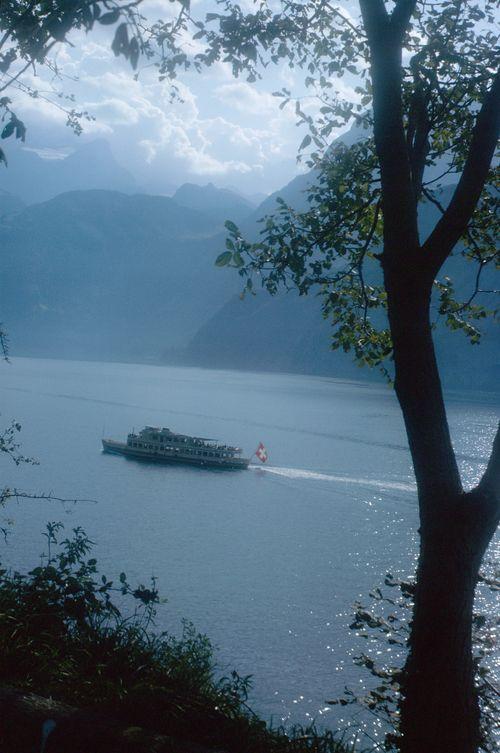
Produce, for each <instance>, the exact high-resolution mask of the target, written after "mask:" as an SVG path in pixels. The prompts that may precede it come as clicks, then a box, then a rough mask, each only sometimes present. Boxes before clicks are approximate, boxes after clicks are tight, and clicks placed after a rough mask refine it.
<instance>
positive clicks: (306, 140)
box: [299, 134, 312, 152]
mask: <svg viewBox="0 0 500 753" xmlns="http://www.w3.org/2000/svg"><path fill="white" fill-rule="evenodd" d="M311 140H312V139H311V137H310V136H309V134H307V136H304V138H303V139H302V143H301V145H300V146H299V152H301V151H302V149H305V148H306V146H309V144H310V143H311Z"/></svg>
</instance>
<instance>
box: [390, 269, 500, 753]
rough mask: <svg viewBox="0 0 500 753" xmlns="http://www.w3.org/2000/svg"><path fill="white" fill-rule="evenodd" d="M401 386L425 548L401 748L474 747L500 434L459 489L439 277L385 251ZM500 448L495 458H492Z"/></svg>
mask: <svg viewBox="0 0 500 753" xmlns="http://www.w3.org/2000/svg"><path fill="white" fill-rule="evenodd" d="M384 272H385V284H386V289H387V292H388V311H389V321H390V326H391V334H392V339H393V346H394V362H395V371H396V380H395V387H396V393H397V396H398V400H399V403H400V405H401V409H402V411H403V416H404V420H405V425H406V430H407V435H408V443H409V446H410V451H411V455H412V459H413V465H414V470H415V476H416V480H417V486H418V496H419V510H420V557H419V564H418V570H417V585H416V594H415V606H414V615H413V622H412V629H411V637H410V643H409V650H410V652H409V656H408V660H407V663H406V667H405V672H404V682H403V687H402V695H403V702H402V707H401V732H402V740H401V751H402V753H475V752H476V751H477V749H478V746H479V742H480V725H479V708H478V703H477V697H476V694H475V691H474V672H475V667H474V662H473V657H472V608H473V601H474V590H475V586H476V583H477V577H478V573H479V568H480V565H481V561H482V558H483V555H484V552H485V550H486V548H487V546H488V544H489V542H490V540H491V538H492V536H493V534H494V532H495V529H496V525H497V523H498V513H499V500H498V483H497V482H498V475H499V469H498V463H499V462H500V461H499V460H498V452H499V450H500V448H499V447H498V444H499V442H500V440H499V439H498V438H497V440H495V448H494V453H493V455H492V460H491V461H490V464H489V466H488V470H487V472H486V474H485V476H484V478H483V481H482V482H481V484H480V485H479V487H478V488H477V489H475V490H473V491H472V492H469V493H464V492H463V491H462V486H461V481H460V475H459V471H458V467H457V463H456V458H455V454H454V451H453V447H452V444H451V438H450V433H449V428H448V422H447V418H446V411H445V406H444V400H443V395H442V390H441V383H440V379H439V371H438V367H437V363H436V358H435V353H434V345H433V342H432V330H431V326H430V321H429V304H430V297H431V286H432V280H431V279H429V278H427V279H426V275H423V274H421V275H418V274H415V268H413V270H412V271H410V270H408V269H407V268H402V267H401V266H399V265H397V266H396V265H391V263H390V260H389V261H387V260H386V264H385V267H384ZM494 458H496V460H495V459H494Z"/></svg>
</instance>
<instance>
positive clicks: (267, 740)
mask: <svg viewBox="0 0 500 753" xmlns="http://www.w3.org/2000/svg"><path fill="white" fill-rule="evenodd" d="M62 528H63V526H62V525H61V524H60V523H49V524H48V525H47V531H46V534H45V535H46V537H47V554H46V557H45V559H46V563H45V564H43V565H41V566H39V567H36V568H34V569H33V570H31V571H30V572H28V573H27V574H21V573H18V572H11V571H8V570H5V569H1V570H0V683H3V684H8V685H9V686H11V687H14V688H18V689H20V690H22V691H23V692H26V691H31V692H33V693H37V694H39V695H42V696H45V697H47V696H50V697H52V698H54V699H55V700H57V701H61V702H64V703H68V704H71V705H72V706H76V707H80V708H81V707H87V708H89V707H90V708H98V709H99V712H100V713H103V712H104V713H105V714H106V713H107V714H109V715H110V717H112V718H113V719H114V720H117V719H119V720H121V721H123V722H124V723H125V724H127V725H137V726H140V727H144V728H146V729H152V730H154V731H155V732H157V733H162V734H165V735H169V736H173V737H176V738H179V739H181V740H188V741H192V742H195V743H199V744H203V745H208V746H214V747H215V746H217V747H218V748H219V749H220V748H221V747H222V748H225V749H228V750H231V751H232V753H261V752H262V753H272V752H273V751H275V752H276V753H302V752H305V751H309V752H310V753H346V751H347V748H346V747H345V746H344V745H343V744H342V742H341V741H339V740H338V739H336V737H335V736H334V735H333V734H332V733H325V734H318V733H317V731H316V730H315V728H314V726H311V727H309V728H307V729H305V728H301V727H297V728H295V729H293V730H291V731H290V730H288V731H285V730H284V729H281V728H280V729H274V730H270V729H268V728H267V727H266V725H265V724H264V722H262V721H261V720H259V719H258V718H257V717H256V716H255V715H254V714H253V713H252V712H251V710H250V709H249V708H248V706H247V703H246V701H247V696H248V689H249V687H250V677H243V678H242V677H240V676H239V675H238V674H237V673H236V672H232V673H231V674H230V675H229V677H223V678H221V679H217V678H216V673H215V662H214V656H213V649H212V646H211V644H210V641H209V640H208V638H207V637H206V636H204V635H201V634H199V633H197V632H196V631H195V629H194V627H193V626H192V624H191V623H189V622H184V623H183V628H182V634H181V636H180V637H179V638H176V637H174V636H172V635H170V634H168V633H166V632H162V633H156V632H154V625H155V615H156V607H157V605H158V603H159V601H160V599H159V594H158V590H157V586H156V582H155V580H154V579H152V581H151V583H150V584H149V585H148V586H144V585H139V586H138V587H136V588H133V587H131V586H130V584H129V583H128V580H127V577H126V575H125V573H121V574H120V576H119V578H118V580H117V582H116V583H115V582H114V581H111V580H109V579H108V578H107V577H106V576H104V575H102V576H100V577H99V575H98V569H97V562H96V560H95V559H94V558H92V557H90V556H89V555H90V552H91V549H92V545H93V542H92V541H90V540H89V538H88V537H87V536H86V534H85V532H84V531H83V530H82V529H81V528H75V529H73V534H72V536H71V537H70V538H66V539H64V540H62V541H60V542H59V540H58V536H59V533H60V531H61V530H62ZM117 601H119V602H120V604H121V606H118V605H117V603H116V602H117ZM125 609H127V610H128V611H127V613H124V612H125Z"/></svg>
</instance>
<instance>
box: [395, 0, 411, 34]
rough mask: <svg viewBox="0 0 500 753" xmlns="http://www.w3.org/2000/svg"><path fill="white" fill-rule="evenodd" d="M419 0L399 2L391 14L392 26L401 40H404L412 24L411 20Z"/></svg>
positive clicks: (402, 0) (398, 0)
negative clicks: (409, 25)
mask: <svg viewBox="0 0 500 753" xmlns="http://www.w3.org/2000/svg"><path fill="white" fill-rule="evenodd" d="M416 4H417V0H397V4H396V7H395V8H394V10H393V11H392V13H391V19H390V25H391V29H393V30H394V31H395V32H396V33H397V36H398V37H399V39H402V38H403V36H404V34H405V32H406V30H407V28H408V24H409V23H410V18H411V16H412V13H413V11H414V10H415V6H416Z"/></svg>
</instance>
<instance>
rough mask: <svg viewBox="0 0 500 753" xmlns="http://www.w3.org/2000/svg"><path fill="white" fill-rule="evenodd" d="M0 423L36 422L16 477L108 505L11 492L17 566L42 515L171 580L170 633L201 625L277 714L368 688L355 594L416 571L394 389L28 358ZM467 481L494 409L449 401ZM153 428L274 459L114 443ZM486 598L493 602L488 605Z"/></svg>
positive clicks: (8, 480)
mask: <svg viewBox="0 0 500 753" xmlns="http://www.w3.org/2000/svg"><path fill="white" fill-rule="evenodd" d="M0 390H1V393H0V397H1V411H2V424H3V425H5V424H6V422H7V421H8V420H9V419H10V418H14V417H15V418H16V419H18V420H19V421H20V422H21V423H22V426H23V431H22V445H23V452H24V454H26V455H31V456H35V457H36V458H37V459H38V460H39V462H40V464H39V465H37V466H25V465H21V466H19V467H16V466H15V465H14V463H12V462H10V461H8V459H6V458H4V459H3V460H2V474H3V482H2V485H9V486H12V487H17V488H18V489H22V490H24V491H33V492H45V493H52V494H53V495H55V496H58V497H66V498H75V497H77V498H79V499H87V500H96V502H95V503H94V502H79V503H78V504H76V505H68V504H65V505H62V504H60V503H57V502H54V501H49V500H30V501H22V502H19V503H14V502H12V503H10V504H9V507H8V510H7V511H6V513H5V514H6V515H8V516H10V517H11V518H13V519H14V521H15V524H14V525H13V527H12V532H11V535H10V537H9V541H8V544H7V545H5V546H3V548H2V557H3V560H4V561H6V562H8V563H11V564H12V565H14V566H15V567H17V568H24V567H30V566H34V565H35V564H36V563H37V562H38V561H39V554H40V553H41V552H42V550H43V548H44V539H43V537H42V530H43V528H44V525H45V523H46V521H48V520H61V521H62V522H63V523H64V525H65V526H66V527H67V528H68V529H70V528H72V527H74V526H76V525H81V526H83V527H84V528H85V530H86V531H87V533H88V534H89V536H90V537H91V538H92V539H93V540H94V541H95V542H96V547H95V556H96V557H97V559H98V561H99V565H100V567H101V569H102V571H103V572H106V573H107V574H108V575H110V576H114V577H116V576H117V575H118V573H119V572H120V571H121V570H124V571H126V573H127V575H128V577H129V580H130V581H131V582H132V583H133V582H135V581H142V582H146V581H147V580H148V578H149V577H150V576H151V575H155V576H156V577H157V578H158V582H159V588H160V591H161V594H162V595H163V596H165V597H166V598H167V599H168V603H167V604H165V605H163V606H161V607H160V610H159V615H158V621H159V624H160V626H161V627H162V628H167V629H169V630H171V631H172V632H176V633H177V632H178V631H179V626H180V624H181V619H182V618H183V617H185V618H187V619H189V620H192V621H193V622H194V624H195V626H196V628H197V629H198V630H200V631H201V632H205V633H207V634H208V636H209V637H210V638H211V640H212V642H213V643H214V644H215V646H217V658H218V662H219V665H220V668H221V672H224V671H228V670H230V669H231V668H233V667H234V668H236V669H237V670H238V672H239V673H240V674H241V675H247V674H252V675H253V689H252V695H251V699H250V700H251V704H252V706H253V707H254V708H255V710H256V711H258V712H260V713H261V714H262V715H263V717H264V718H265V719H270V718H271V717H272V718H273V720H274V721H275V722H278V721H281V720H284V721H286V722H288V721H299V722H304V721H307V720H310V719H311V718H316V719H319V720H320V721H321V722H323V723H326V724H328V723H329V719H333V717H332V716H329V715H332V714H333V713H334V712H332V711H331V707H329V706H327V705H325V701H326V700H327V699H329V698H334V697H336V696H338V695H339V694H341V692H342V689H343V687H344V685H346V684H350V685H351V686H356V687H360V685H361V683H360V678H362V673H361V670H360V669H359V668H357V667H355V666H353V664H352V660H351V655H352V653H353V651H354V650H355V648H356V647H355V643H354V641H355V638H354V636H353V634H352V632H351V631H349V629H348V625H349V622H350V621H351V615H352V610H351V605H352V603H353V602H354V601H355V600H357V599H359V600H362V601H364V603H368V601H369V599H368V592H369V591H370V590H371V589H372V588H373V587H376V586H379V585H382V583H383V578H384V575H385V573H386V572H387V571H391V572H393V573H396V574H403V575H407V574H409V573H411V572H412V570H413V568H414V565H415V558H416V552H417V543H416V529H417V509H416V494H415V486H414V480H413V475H412V467H411V462H410V457H409V453H408V450H407V443H406V436H405V433H404V427H403V423H402V419H401V416H400V413H399V409H398V406H397V403H396V399H395V396H394V393H393V392H392V391H391V390H390V389H389V388H388V387H385V386H373V385H370V384H366V383H355V382H343V381H340V380H335V379H329V378H321V377H308V376H298V375H289V374H255V373H243V372H236V371H235V372H230V371H208V370H202V369H195V368H170V367H160V366H149V365H136V364H117V363H90V362H74V361H73V362H71V361H57V360H35V359H23V358H14V359H13V360H12V362H11V364H10V365H9V364H5V365H4V366H2V372H1V379H0ZM449 417H450V424H451V429H452V434H453V439H454V443H455V447H456V449H457V452H458V455H459V462H460V467H461V471H462V473H463V477H464V480H465V483H466V485H467V486H471V485H473V484H474V483H475V482H476V481H477V480H478V478H479V476H480V474H481V471H482V469H483V468H484V465H485V463H486V460H487V456H488V453H489V451H490V447H491V442H492V438H493V434H494V431H495V425H496V422H497V420H498V403H496V404H495V400H494V398H492V397H490V398H488V397H487V396H484V397H483V398H482V399H480V398H477V399H474V398H473V396H471V395H468V396H463V395H462V396H460V395H456V396H454V397H453V398H452V399H450V400H449ZM146 424H151V425H159V426H168V427H170V428H171V429H173V430H174V431H178V432H180V433H184V434H196V435H200V436H209V437H212V436H213V437H217V438H219V439H220V440H223V441H224V442H227V443H231V444H237V445H239V446H241V447H243V448H244V454H245V456H248V455H249V454H251V453H252V452H254V450H255V449H256V447H257V445H258V443H259V442H260V441H262V442H263V443H264V444H265V446H266V447H267V449H268V451H269V462H268V464H267V465H266V466H260V465H258V461H256V460H255V459H254V461H255V465H254V464H252V466H251V467H250V469H249V470H248V471H226V472H221V471H214V470H205V469H199V468H191V467H188V466H184V467H183V466H178V467H176V466H168V465H155V464H145V463H140V462H137V461H134V460H130V459H126V458H123V457H119V456H113V455H107V454H103V453H102V452H101V437H102V436H103V435H105V436H109V437H112V438H115V439H124V438H125V437H126V434H127V433H128V432H129V431H131V430H132V428H133V427H135V428H136V429H139V428H142V427H143V426H144V425H146ZM483 608H491V609H493V606H490V607H488V605H486V606H483Z"/></svg>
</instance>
